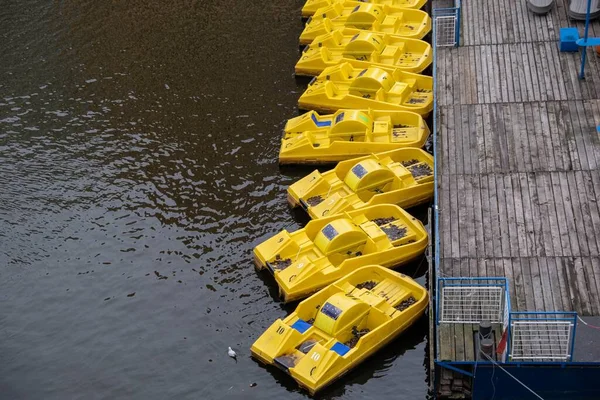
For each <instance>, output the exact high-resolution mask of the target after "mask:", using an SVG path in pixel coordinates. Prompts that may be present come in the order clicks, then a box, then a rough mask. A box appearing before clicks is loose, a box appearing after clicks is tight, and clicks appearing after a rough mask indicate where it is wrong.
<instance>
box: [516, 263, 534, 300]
mask: <svg viewBox="0 0 600 400" xmlns="http://www.w3.org/2000/svg"><path fill="white" fill-rule="evenodd" d="M519 260H520V261H521V276H522V278H523V286H522V288H523V289H522V290H520V291H518V292H517V301H519V297H521V299H520V304H525V308H524V309H521V310H536V309H537V308H536V304H535V299H534V296H533V292H534V291H533V290H531V289H532V288H533V287H534V286H533V277H532V273H531V261H532V260H534V259H533V258H520V259H519Z"/></svg>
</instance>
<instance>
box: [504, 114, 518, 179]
mask: <svg viewBox="0 0 600 400" xmlns="http://www.w3.org/2000/svg"><path fill="white" fill-rule="evenodd" d="M502 116H503V127H504V141H505V142H506V170H507V171H516V170H517V160H516V155H515V137H516V136H518V133H517V134H515V132H513V128H514V121H515V120H516V119H517V118H516V115H515V114H513V113H512V108H511V107H510V104H502Z"/></svg>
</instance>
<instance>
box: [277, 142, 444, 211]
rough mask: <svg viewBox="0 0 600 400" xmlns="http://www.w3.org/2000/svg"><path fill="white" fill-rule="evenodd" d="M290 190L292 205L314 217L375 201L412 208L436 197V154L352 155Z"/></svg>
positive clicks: (417, 151)
mask: <svg viewBox="0 0 600 400" xmlns="http://www.w3.org/2000/svg"><path fill="white" fill-rule="evenodd" d="M287 192H288V196H287V198H288V202H289V203H290V205H291V206H292V207H296V206H301V207H302V208H303V209H304V210H305V211H306V212H308V214H309V215H310V217H311V218H313V219H317V218H322V217H326V216H328V215H333V214H338V213H341V212H344V211H351V210H356V209H359V208H363V207H368V206H372V205H375V204H396V205H398V206H400V207H402V208H408V207H413V206H416V205H418V204H421V203H425V202H428V201H429V200H431V198H432V197H433V157H432V156H431V155H430V154H429V153H427V152H426V151H424V150H421V149H415V148H407V149H398V150H392V151H387V152H385V153H379V154H372V155H369V156H366V157H360V158H353V159H351V160H346V161H342V162H340V163H339V164H338V165H337V166H336V167H335V169H332V170H330V171H327V172H324V173H322V174H321V173H320V172H319V171H318V170H315V171H314V172H313V173H311V174H310V175H308V176H306V177H304V178H302V179H300V180H299V181H298V182H296V183H294V184H293V185H291V186H290V187H289V188H288V190H287Z"/></svg>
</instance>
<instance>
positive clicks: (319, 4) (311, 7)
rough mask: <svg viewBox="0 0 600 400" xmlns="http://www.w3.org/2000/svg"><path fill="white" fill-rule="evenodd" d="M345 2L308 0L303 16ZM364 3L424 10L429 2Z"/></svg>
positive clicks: (380, 0)
mask: <svg viewBox="0 0 600 400" xmlns="http://www.w3.org/2000/svg"><path fill="white" fill-rule="evenodd" d="M344 1H345V0H307V1H306V3H305V4H304V7H302V16H303V17H310V16H311V15H314V13H315V12H316V11H317V10H318V9H319V8H323V7H329V6H331V5H332V4H334V3H343V2H344ZM362 1H363V2H364V3H373V4H379V5H388V6H393V7H402V8H412V9H415V10H418V9H419V8H422V7H423V6H424V5H425V3H427V0H362Z"/></svg>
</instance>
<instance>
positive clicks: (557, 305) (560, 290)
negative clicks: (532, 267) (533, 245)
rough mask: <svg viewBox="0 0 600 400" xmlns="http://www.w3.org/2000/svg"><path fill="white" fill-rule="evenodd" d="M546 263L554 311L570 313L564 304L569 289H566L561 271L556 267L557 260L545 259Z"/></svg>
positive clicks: (553, 258) (552, 258)
mask: <svg viewBox="0 0 600 400" xmlns="http://www.w3.org/2000/svg"><path fill="white" fill-rule="evenodd" d="M545 262H546V265H547V268H548V273H549V278H550V287H551V291H552V297H553V302H554V309H555V310H556V311H569V310H568V309H567V307H566V305H565V303H564V300H565V299H567V289H566V287H565V284H564V280H563V279H562V276H561V275H560V271H559V269H558V268H557V266H556V258H555V257H545Z"/></svg>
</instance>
